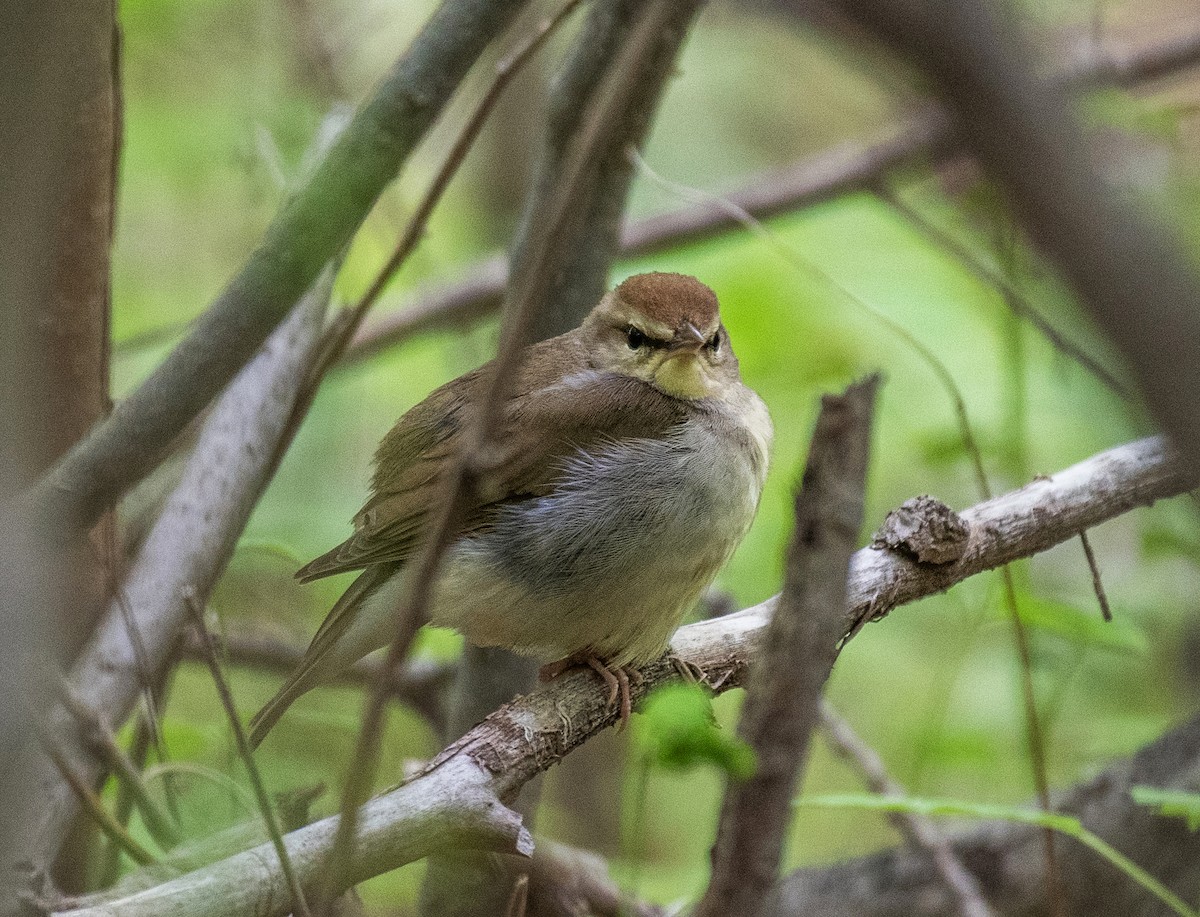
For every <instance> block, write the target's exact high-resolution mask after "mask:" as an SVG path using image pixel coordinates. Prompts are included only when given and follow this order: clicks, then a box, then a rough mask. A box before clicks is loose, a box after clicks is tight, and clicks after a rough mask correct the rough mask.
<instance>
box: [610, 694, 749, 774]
mask: <svg viewBox="0 0 1200 917" xmlns="http://www.w3.org/2000/svg"><path fill="white" fill-rule="evenodd" d="M640 712H641V714H642V715H641V717H640V719H639V720H638V721H637V723H636V724H635V729H636V732H635V733H634V737H635V739H636V740H637V743H638V744H639V745H640V746H641V748H642V754H643V757H644V759H645V760H646V762H647V763H648V764H650V765H651V766H654V767H661V768H665V769H666V770H669V771H684V770H690V769H691V768H693V767H697V766H699V765H705V764H707V765H711V766H712V767H715V768H716V769H717V770H718V771H720V772H721V773H722V774H725V775H726V776H728V777H729V778H730V779H732V780H745V779H746V778H748V777H749V776H751V775H752V774H753V773H754V767H755V761H754V749H752V748H751V747H750V746H749V745H747V744H746V743H745V742H743V741H742V740H741V739H738V738H736V737H734V736H731V735H730V734H729V733H728V732H726V731H725V730H722V729H721V728H720V727H719V726H718V725H717V721H716V718H715V717H714V716H713V709H712V701H711V700H710V699H709V696H708V692H707V691H705V690H704V689H703V688H702V687H700V686H699V685H692V684H682V683H677V684H669V685H663V686H662V687H661V688H657V689H655V690H654V691H653V692H652V693H651V695H650V696H649V697H648V698H646V702H645V704H644V705H643V707H642V709H641V711H640Z"/></svg>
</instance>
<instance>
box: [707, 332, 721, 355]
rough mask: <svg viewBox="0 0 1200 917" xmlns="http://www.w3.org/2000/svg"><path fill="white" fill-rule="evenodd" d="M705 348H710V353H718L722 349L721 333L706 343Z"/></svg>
mask: <svg viewBox="0 0 1200 917" xmlns="http://www.w3.org/2000/svg"><path fill="white" fill-rule="evenodd" d="M704 346H705V347H707V348H708V351H709V353H716V352H717V351H719V350H720V349H721V332H720V331H718V332H717V333H716V334H714V335H713V336H712V337H710V338H709V339H708V340H707V341H705V342H704Z"/></svg>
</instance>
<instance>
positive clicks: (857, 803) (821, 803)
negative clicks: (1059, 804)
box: [796, 793, 1200, 917]
mask: <svg viewBox="0 0 1200 917" xmlns="http://www.w3.org/2000/svg"><path fill="white" fill-rule="evenodd" d="M796 805H798V806H806V807H812V808H826V809H858V810H866V811H872V812H901V813H904V814H908V815H921V816H925V817H926V818H934V817H943V816H950V817H959V818H973V819H980V820H983V821H1008V822H1016V823H1018V824H1023V825H1036V826H1038V827H1041V828H1050V829H1051V830H1054V831H1057V832H1059V833H1060V834H1065V835H1066V836H1067V837H1072V838H1074V839H1075V840H1077V841H1079V842H1080V843H1081V844H1084V845H1085V846H1087V847H1090V848H1091V849H1092V850H1093V851H1095V852H1096V853H1098V854H1099V855H1100V856H1101V857H1103V858H1104V859H1106V860H1108V862H1109V863H1111V864H1112V865H1113V866H1115V867H1117V869H1119V870H1121V872H1123V873H1125V875H1127V876H1128V877H1129V878H1130V879H1132V880H1133V881H1134V882H1136V883H1137V884H1138V885H1140V886H1142V888H1144V889H1146V891H1148V892H1150V893H1151V894H1152V895H1154V896H1155V897H1156V898H1158V899H1159V900H1160V901H1162V902H1163V903H1164V904H1166V905H1167V907H1169V908H1170V909H1171V910H1173V911H1174V912H1175V913H1176V914H1179V915H1181V917H1200V915H1198V914H1197V912H1196V911H1195V910H1194V909H1193V908H1191V907H1188V905H1187V903H1186V902H1184V901H1183V900H1182V899H1180V898H1179V896H1178V895H1176V894H1175V893H1174V892H1172V891H1171V890H1170V889H1169V888H1167V887H1166V886H1165V885H1163V884H1162V883H1161V882H1159V881H1158V880H1157V879H1156V878H1154V876H1152V875H1150V873H1148V872H1146V871H1145V870H1144V869H1142V868H1141V867H1140V866H1138V865H1137V863H1135V862H1133V861H1132V860H1131V859H1129V858H1128V857H1126V856H1125V855H1124V854H1122V853H1121V852H1120V851H1119V850H1116V849H1115V848H1114V847H1111V846H1110V845H1109V844H1108V843H1106V842H1105V841H1103V840H1101V839H1100V838H1099V837H1098V836H1096V835H1095V834H1093V833H1092V832H1091V831H1089V830H1088V829H1087V828H1085V827H1084V826H1083V825H1082V824H1081V823H1080V821H1079V819H1077V818H1075V817H1074V816H1072V815H1064V814H1062V813H1059V812H1040V811H1036V810H1033V809H1023V808H1020V807H1019V806H1002V805H993V804H990V803H978V802H963V801H959V800H955V799H923V798H919V797H916V796H871V795H868V794H866V793H844V794H837V795H829V796H812V797H809V798H806V799H800V800H797V802H796Z"/></svg>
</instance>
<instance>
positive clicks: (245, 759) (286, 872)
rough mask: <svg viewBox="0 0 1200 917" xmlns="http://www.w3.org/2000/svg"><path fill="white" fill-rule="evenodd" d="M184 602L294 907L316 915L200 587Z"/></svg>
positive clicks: (307, 915) (303, 914)
mask: <svg viewBox="0 0 1200 917" xmlns="http://www.w3.org/2000/svg"><path fill="white" fill-rule="evenodd" d="M184 601H185V602H186V603H187V606H188V608H189V609H190V611H191V613H192V621H193V623H194V624H195V626H196V633H197V635H198V636H199V638H200V646H201V648H202V649H203V652H204V661H205V662H206V663H208V670H209V671H210V672H211V673H212V678H213V684H215V685H216V688H217V695H218V696H219V697H220V698H221V706H222V707H224V708H225V716H226V718H227V719H228V720H229V727H230V728H231V729H232V730H233V740H234V743H235V745H236V746H237V752H238V756H239V757H240V758H241V759H242V764H244V765H245V767H246V773H247V774H248V775H249V776H250V786H251V787H253V789H254V798H255V800H256V801H257V802H258V809H259V812H260V813H261V814H262V819H263V824H264V825H265V826H266V829H267V833H268V834H269V835H270V836H271V844H272V845H273V846H274V848H275V854H276V856H278V857H279V868H280V869H281V870H283V876H284V879H285V880H286V881H287V885H288V890H289V891H290V892H291V896H292V907H293V908H294V909H295V911H296V913H297V914H299V915H300V917H312V912H311V911H309V909H308V901H307V900H305V897H304V889H303V888H302V887H301V885H300V880H299V878H298V877H297V876H296V870H295V869H294V868H293V866H292V858H291V856H290V855H289V854H288V850H287V845H286V844H284V842H283V832H282V831H280V830H279V819H278V817H277V816H276V814H275V807H274V805H272V803H271V797H270V796H269V795H268V794H267V788H266V785H265V784H264V783H263V779H262V774H260V773H259V771H258V765H257V764H255V762H254V752H253V751H251V749H250V743H249V742H248V741H247V740H246V730H244V729H243V728H242V720H241V717H239V716H238V712H237V706H236V705H235V704H234V702H233V694H232V693H231V692H230V690H229V682H228V681H227V680H226V679H225V673H224V672H223V671H221V660H220V659H218V658H217V650H216V647H215V646H214V645H213V642H212V638H211V637H210V636H209V634H208V625H207V624H205V623H204V609H203V608H202V607H201V605H200V601H199V598H198V596H197V594H196V590H195V589H192V588H190V587H188V591H187V592H186V594H185V595H184Z"/></svg>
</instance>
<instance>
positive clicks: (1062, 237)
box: [827, 0, 1200, 462]
mask: <svg viewBox="0 0 1200 917" xmlns="http://www.w3.org/2000/svg"><path fill="white" fill-rule="evenodd" d="M827 2H829V3H831V4H832V5H833V6H835V7H836V8H837V9H840V10H841V11H843V12H844V13H845V15H846V16H848V17H849V18H850V19H852V20H853V21H854V22H855V23H857V24H858V25H859V26H861V27H862V28H863V29H865V30H866V31H868V32H870V33H871V34H873V35H875V36H876V37H877V38H879V39H880V40H881V41H883V42H884V43H886V44H887V45H889V46H890V47H892V48H894V49H895V50H897V51H898V52H900V53H901V54H902V55H904V56H905V57H907V58H908V59H909V61H910V62H911V63H912V64H913V65H914V66H915V67H917V68H919V69H920V70H921V71H922V72H923V73H924V75H925V76H926V77H927V78H928V80H929V82H930V84H931V86H932V89H933V91H934V92H935V93H936V94H937V95H938V96H939V98H941V100H942V101H943V102H944V103H945V105H946V106H947V108H948V109H949V110H950V111H951V112H953V115H954V117H955V119H956V121H957V123H958V124H959V126H960V129H961V133H962V138H963V141H964V143H965V144H967V145H968V146H969V147H970V148H971V149H972V150H973V152H974V153H975V154H976V155H977V156H978V157H979V160H980V162H981V163H982V165H983V166H984V168H985V169H986V170H987V171H988V173H989V174H990V175H991V176H992V177H993V178H994V179H995V180H996V181H997V182H998V183H999V185H1000V186H1001V187H1002V188H1003V190H1004V191H1005V193H1006V195H1007V197H1008V200H1009V201H1010V203H1011V205H1012V207H1013V211H1014V215H1015V216H1016V218H1017V220H1018V221H1019V222H1020V223H1021V224H1022V226H1023V227H1024V229H1025V231H1026V233H1027V234H1028V235H1029V237H1030V238H1031V239H1033V240H1034V242H1035V243H1036V244H1037V245H1038V247H1039V248H1040V249H1041V250H1042V251H1043V252H1044V253H1045V254H1046V256H1047V257H1048V258H1049V260H1050V261H1051V262H1053V263H1054V264H1055V265H1056V266H1057V267H1058V269H1059V271H1060V272H1061V273H1062V275H1063V277H1064V278H1065V279H1066V280H1067V281H1068V282H1069V283H1070V284H1071V285H1072V287H1073V288H1074V289H1075V291H1076V292H1077V293H1078V295H1079V297H1080V300H1081V302H1082V303H1083V305H1084V306H1085V307H1086V308H1087V309H1088V311H1089V312H1090V313H1091V315H1092V317H1093V319H1094V320H1095V321H1096V323H1097V324H1098V325H1099V326H1100V328H1101V329H1102V330H1103V331H1104V332H1105V333H1106V334H1107V335H1108V337H1109V339H1110V340H1111V341H1112V342H1113V343H1114V344H1115V345H1116V346H1117V347H1118V348H1119V349H1120V350H1121V352H1122V353H1123V354H1124V356H1125V358H1126V360H1127V361H1128V363H1129V366H1130V369H1131V371H1132V374H1133V376H1134V378H1135V379H1136V381H1137V383H1138V388H1139V390H1140V391H1141V393H1142V394H1143V395H1144V396H1145V398H1146V400H1147V402H1148V404H1149V407H1150V409H1151V412H1152V413H1153V414H1154V416H1155V417H1156V419H1157V420H1158V421H1159V423H1161V424H1162V425H1163V428H1164V430H1165V431H1166V432H1167V433H1168V434H1169V435H1170V436H1171V437H1172V438H1173V440H1174V441H1175V442H1176V443H1177V444H1178V446H1179V448H1180V449H1181V450H1183V452H1184V453H1185V454H1186V455H1188V456H1189V457H1190V458H1191V460H1192V461H1193V462H1200V415H1198V414H1197V412H1196V410H1195V405H1196V403H1197V401H1200V311H1197V310H1196V309H1195V308H1194V303H1196V302H1198V301H1200V274H1198V273H1197V271H1196V269H1195V266H1194V264H1193V261H1192V259H1191V257H1190V256H1189V255H1187V254H1186V251H1185V247H1184V246H1183V244H1182V243H1181V241H1180V239H1179V238H1178V236H1177V234H1176V233H1175V232H1174V231H1173V230H1172V229H1171V228H1170V227H1169V226H1167V225H1166V224H1165V223H1163V222H1162V221H1157V220H1154V219H1152V218H1151V216H1150V211H1149V209H1148V208H1145V209H1135V207H1134V206H1133V204H1132V201H1131V200H1130V195H1129V194H1128V193H1125V192H1122V193H1117V192H1116V191H1115V190H1114V189H1113V188H1112V186H1111V182H1109V181H1108V180H1107V179H1106V178H1105V177H1104V169H1103V167H1102V165H1101V164H1100V162H1099V161H1098V158H1097V155H1096V152H1095V147H1094V144H1092V143H1091V142H1090V138H1089V137H1088V135H1087V133H1086V132H1085V130H1084V128H1083V126H1082V124H1081V121H1080V119H1079V117H1078V116H1077V113H1076V110H1075V107H1074V105H1073V101H1074V100H1073V99H1072V98H1071V97H1070V95H1069V93H1068V91H1067V88H1066V87H1065V86H1064V84H1063V82H1062V81H1061V80H1060V81H1055V80H1050V79H1046V78H1044V77H1042V76H1040V75H1039V72H1038V67H1037V65H1036V57H1035V55H1034V53H1033V51H1032V50H1031V48H1030V47H1029V46H1028V43H1027V41H1026V39H1025V37H1024V36H1023V35H1022V34H1021V32H1020V31H1019V29H1018V27H1017V24H1016V22H1015V21H1012V20H1011V18H1010V17H1006V16H1003V15H1001V12H1000V10H998V9H997V8H996V7H995V6H993V5H992V4H987V3H971V2H964V0H959V2H954V3H949V4H943V5H941V6H939V7H938V8H937V10H936V11H935V9H934V8H933V7H927V6H923V5H921V4H914V3H907V2H898V0H827Z"/></svg>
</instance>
